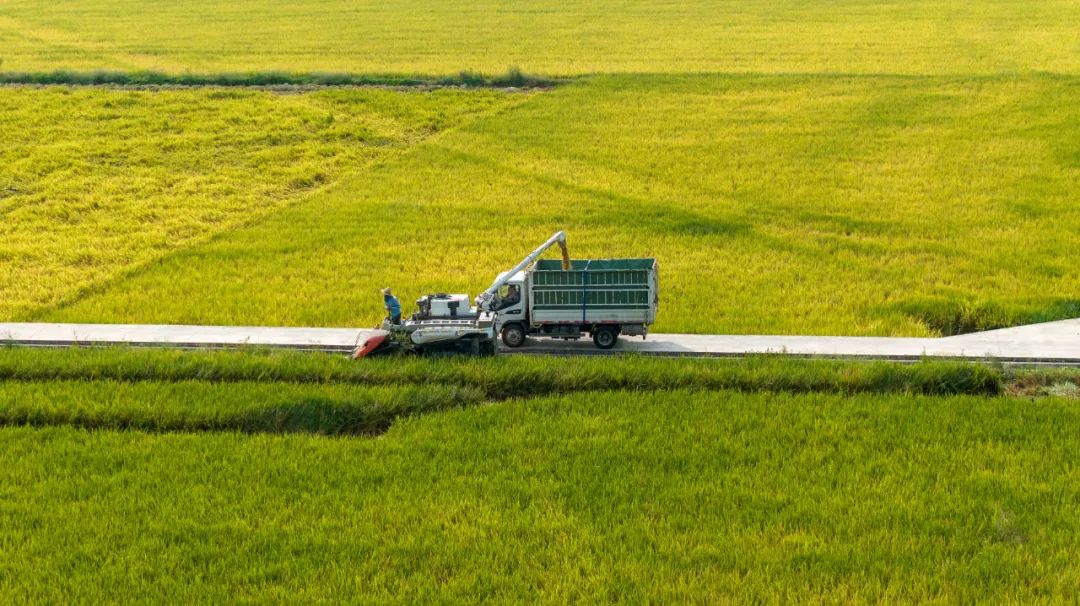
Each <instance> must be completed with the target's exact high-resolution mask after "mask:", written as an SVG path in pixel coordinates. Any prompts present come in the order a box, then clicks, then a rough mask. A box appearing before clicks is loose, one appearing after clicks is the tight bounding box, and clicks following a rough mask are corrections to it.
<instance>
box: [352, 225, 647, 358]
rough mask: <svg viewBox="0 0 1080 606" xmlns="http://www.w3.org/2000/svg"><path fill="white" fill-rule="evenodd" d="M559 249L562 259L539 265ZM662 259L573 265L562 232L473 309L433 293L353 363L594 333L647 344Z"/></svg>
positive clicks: (599, 339) (457, 297)
mask: <svg viewBox="0 0 1080 606" xmlns="http://www.w3.org/2000/svg"><path fill="white" fill-rule="evenodd" d="M556 244H558V245H559V248H560V249H561V251H562V259H561V261H560V260H540V259H539V257H540V255H542V254H543V253H544V252H545V251H546V250H547V249H549V248H551V247H552V246H555V245H556ZM657 288H658V282H657V269H656V259H570V255H569V253H568V252H567V248H566V233H565V232H562V231H560V232H558V233H556V234H555V235H553V236H551V237H550V238H548V240H547V241H546V242H544V243H543V244H541V245H540V246H539V247H538V248H537V249H536V250H534V251H532V252H531V253H529V255H528V256H526V257H525V258H524V259H522V260H521V262H519V263H518V264H517V265H515V266H514V267H513V268H511V269H510V270H509V271H506V272H503V273H501V274H499V276H498V277H497V278H496V279H495V281H494V282H492V284H491V286H489V287H488V288H487V290H485V291H484V292H482V293H480V294H479V295H478V296H477V297H476V299H475V300H474V301H473V303H474V304H473V305H472V306H470V304H469V296H468V295H465V294H454V295H449V294H442V293H439V294H430V295H425V296H423V297H420V298H419V299H417V300H416V307H417V311H416V313H414V314H413V315H412V317H410V318H409V319H407V320H404V321H402V322H401V323H400V324H393V323H392V322H391V321H390V320H389V319H387V320H384V321H383V324H382V327H381V330H379V331H378V332H376V334H374V335H372V336H371V337H369V338H368V339H367V340H366V341H365V342H364V343H362V344H361V345H360V346H359V347H357V348H356V351H355V352H354V353H353V357H354V358H362V357H365V356H369V355H373V354H380V353H386V352H392V351H405V352H415V353H426V352H433V351H456V352H461V353H467V354H473V355H492V354H494V353H495V352H496V349H497V348H496V339H497V338H498V336H500V335H501V336H502V340H503V343H504V344H505V345H506V346H507V347H512V348H516V347H521V346H522V345H524V344H525V340H526V338H527V337H528V336H529V335H535V336H542V337H551V338H557V339H566V340H577V339H580V338H581V337H582V336H583V335H586V334H588V335H590V336H591V337H592V340H593V343H595V344H596V346H597V347H599V348H600V349H611V348H612V347H614V346H615V343H616V342H617V341H618V338H619V335H620V334H623V335H632V336H640V337H642V338H645V336H646V335H647V334H648V331H649V325H650V324H652V323H653V322H654V321H655V320H656V310H657V306H658V304H659V296H658V290H657Z"/></svg>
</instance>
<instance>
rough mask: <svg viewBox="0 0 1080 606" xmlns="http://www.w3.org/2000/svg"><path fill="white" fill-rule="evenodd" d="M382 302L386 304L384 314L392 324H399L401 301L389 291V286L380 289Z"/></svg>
mask: <svg viewBox="0 0 1080 606" xmlns="http://www.w3.org/2000/svg"><path fill="white" fill-rule="evenodd" d="M382 296H383V304H384V305H386V315H388V316H390V322H391V323H392V324H401V303H400V302H398V300H397V297H395V296H394V295H393V293H391V292H390V289H389V288H384V289H382Z"/></svg>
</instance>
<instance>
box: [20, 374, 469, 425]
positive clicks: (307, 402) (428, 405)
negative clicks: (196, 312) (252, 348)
mask: <svg viewBox="0 0 1080 606" xmlns="http://www.w3.org/2000/svg"><path fill="white" fill-rule="evenodd" d="M482 401H483V394H482V392H480V390H478V389H474V388H468V387H454V386H428V387H400V386H397V387H356V386H349V385H314V386H313V385H296V384H283V383H230V384H228V385H222V384H219V383H207V382H203V381H177V382H168V383H162V382H148V381H147V382H138V383H128V382H118V381H92V382H86V381H49V382H26V381H18V382H17V381H0V425H34V426H53V425H70V426H75V427H82V428H86V429H137V430H142V431H158V432H160V431H238V432H243V433H293V432H303V433H316V434H321V435H377V434H380V433H382V432H385V431H386V430H387V429H389V428H390V425H391V424H392V423H393V422H394V420H395V419H398V418H400V417H403V416H408V415H413V414H419V413H425V412H433V411H438V410H447V409H450V408H455V407H459V406H465V405H475V404H478V403H480V402H482Z"/></svg>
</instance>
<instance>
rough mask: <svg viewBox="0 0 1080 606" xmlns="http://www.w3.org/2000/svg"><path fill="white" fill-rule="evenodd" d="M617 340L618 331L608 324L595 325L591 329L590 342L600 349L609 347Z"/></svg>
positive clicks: (613, 345)
mask: <svg viewBox="0 0 1080 606" xmlns="http://www.w3.org/2000/svg"><path fill="white" fill-rule="evenodd" d="M618 340H619V331H617V330H615V329H614V328H612V327H610V326H597V327H596V328H594V329H593V331H592V342H593V343H594V344H595V345H596V346H597V347H599V348H600V349H611V348H612V347H615V343H616V342H617V341H618Z"/></svg>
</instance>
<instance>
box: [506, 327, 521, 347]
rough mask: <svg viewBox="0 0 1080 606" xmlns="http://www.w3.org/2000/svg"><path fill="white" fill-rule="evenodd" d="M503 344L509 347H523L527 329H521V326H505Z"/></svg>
mask: <svg viewBox="0 0 1080 606" xmlns="http://www.w3.org/2000/svg"><path fill="white" fill-rule="evenodd" d="M502 342H503V344H505V345H506V346H507V347H521V346H522V345H524V344H525V329H524V328H522V327H521V324H507V325H506V326H503V329H502Z"/></svg>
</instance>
